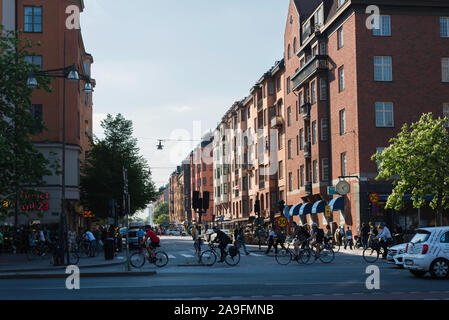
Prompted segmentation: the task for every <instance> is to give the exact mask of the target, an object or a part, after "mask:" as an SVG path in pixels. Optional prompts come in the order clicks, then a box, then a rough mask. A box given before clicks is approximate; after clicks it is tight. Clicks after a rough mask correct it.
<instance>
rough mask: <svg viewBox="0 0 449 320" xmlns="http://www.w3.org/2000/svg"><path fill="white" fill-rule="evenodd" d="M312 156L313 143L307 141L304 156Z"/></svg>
mask: <svg viewBox="0 0 449 320" xmlns="http://www.w3.org/2000/svg"><path fill="white" fill-rule="evenodd" d="M311 156H312V144H311V143H310V142H306V144H305V145H304V157H306V158H310V157H311Z"/></svg>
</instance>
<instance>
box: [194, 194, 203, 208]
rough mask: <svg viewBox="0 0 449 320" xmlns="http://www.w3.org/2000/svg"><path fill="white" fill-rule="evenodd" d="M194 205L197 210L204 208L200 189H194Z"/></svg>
mask: <svg viewBox="0 0 449 320" xmlns="http://www.w3.org/2000/svg"><path fill="white" fill-rule="evenodd" d="M192 207H193V209H195V210H201V209H202V203H201V198H200V192H199V191H193V198H192Z"/></svg>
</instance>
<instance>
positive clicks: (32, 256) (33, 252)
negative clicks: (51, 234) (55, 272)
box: [27, 242, 51, 261]
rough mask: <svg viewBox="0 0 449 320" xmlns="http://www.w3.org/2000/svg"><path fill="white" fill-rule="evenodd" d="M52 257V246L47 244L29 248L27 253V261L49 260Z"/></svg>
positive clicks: (38, 244) (37, 244)
mask: <svg viewBox="0 0 449 320" xmlns="http://www.w3.org/2000/svg"><path fill="white" fill-rule="evenodd" d="M50 255H51V249H50V246H49V245H47V244H42V243H40V242H38V243H36V245H34V246H31V247H30V248H28V251H27V259H28V260H29V261H31V260H36V259H47V258H50Z"/></svg>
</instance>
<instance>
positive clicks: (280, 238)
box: [274, 228, 286, 253]
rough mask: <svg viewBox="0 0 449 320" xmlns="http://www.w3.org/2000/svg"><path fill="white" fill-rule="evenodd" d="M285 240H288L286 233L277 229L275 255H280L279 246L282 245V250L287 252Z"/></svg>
mask: <svg viewBox="0 0 449 320" xmlns="http://www.w3.org/2000/svg"><path fill="white" fill-rule="evenodd" d="M285 239H286V236H285V231H284V230H283V229H281V228H277V232H276V240H275V242H274V251H275V253H278V245H280V246H281V248H282V249H284V250H286V249H285V246H284V243H285Z"/></svg>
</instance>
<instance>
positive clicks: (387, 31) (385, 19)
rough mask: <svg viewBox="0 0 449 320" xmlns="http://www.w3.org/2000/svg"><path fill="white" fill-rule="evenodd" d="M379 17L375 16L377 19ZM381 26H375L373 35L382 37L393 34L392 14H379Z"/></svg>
mask: <svg viewBox="0 0 449 320" xmlns="http://www.w3.org/2000/svg"><path fill="white" fill-rule="evenodd" d="M376 18H377V17H374V19H376ZM378 18H379V28H378V29H376V28H373V35H375V36H381V37H389V36H391V22H390V16H378Z"/></svg>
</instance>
